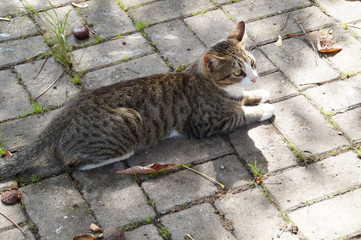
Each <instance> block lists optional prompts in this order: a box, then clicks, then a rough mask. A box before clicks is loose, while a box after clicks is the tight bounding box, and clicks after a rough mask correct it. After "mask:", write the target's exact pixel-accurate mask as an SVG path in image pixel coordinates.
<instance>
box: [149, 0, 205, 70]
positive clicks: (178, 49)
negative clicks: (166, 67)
mask: <svg viewBox="0 0 361 240" xmlns="http://www.w3.org/2000/svg"><path fill="white" fill-rule="evenodd" d="M163 4H164V3H163ZM144 31H145V32H146V33H147V34H148V37H149V38H150V39H151V40H152V41H153V42H154V43H155V46H156V47H157V48H158V49H159V51H160V53H161V54H162V55H165V56H166V57H167V58H168V60H169V61H170V63H171V64H172V66H173V67H174V68H176V67H177V65H178V64H181V63H183V64H190V63H193V62H194V61H195V60H196V59H197V58H198V57H200V56H201V55H202V54H203V52H204V51H205V49H206V48H205V47H204V45H203V44H202V42H201V41H199V40H198V38H197V37H196V36H195V35H194V33H193V32H192V31H191V30H190V29H189V28H188V27H187V26H186V25H185V24H184V23H183V22H182V21H180V20H175V21H172V22H167V23H164V24H158V25H155V26H152V27H149V28H146V29H144Z"/></svg>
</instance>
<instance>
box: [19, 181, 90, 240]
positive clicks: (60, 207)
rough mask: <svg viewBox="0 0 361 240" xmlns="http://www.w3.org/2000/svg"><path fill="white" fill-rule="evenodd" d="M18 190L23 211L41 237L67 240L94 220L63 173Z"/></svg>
mask: <svg viewBox="0 0 361 240" xmlns="http://www.w3.org/2000/svg"><path fill="white" fill-rule="evenodd" d="M20 191H21V192H22V194H23V198H22V200H23V203H24V204H25V208H26V212H27V213H28V215H29V217H30V218H31V220H32V221H33V222H34V223H35V225H36V226H38V228H39V235H40V238H41V239H71V238H72V237H74V236H75V235H77V234H79V233H83V232H88V228H89V225H90V223H92V222H95V220H94V218H93V217H92V216H91V215H90V214H89V213H88V206H87V204H86V203H85V201H84V200H83V198H82V196H81V195H80V194H79V193H78V192H77V190H75V189H74V187H73V185H72V181H71V179H70V178H69V176H68V175H66V174H63V175H60V176H57V177H53V178H49V179H46V180H43V181H40V182H38V183H35V184H31V185H28V186H26V187H23V188H20ZM39 202H41V203H42V204H39Z"/></svg>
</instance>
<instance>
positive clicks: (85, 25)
mask: <svg viewBox="0 0 361 240" xmlns="http://www.w3.org/2000/svg"><path fill="white" fill-rule="evenodd" d="M79 19H80V21H81V23H82V24H83V25H84V27H86V28H87V29H88V30H89V32H91V33H92V34H93V35H97V33H96V32H95V31H94V30H92V29H91V28H90V27H89V26H88V24H87V23H86V22H84V20H83V19H81V18H79Z"/></svg>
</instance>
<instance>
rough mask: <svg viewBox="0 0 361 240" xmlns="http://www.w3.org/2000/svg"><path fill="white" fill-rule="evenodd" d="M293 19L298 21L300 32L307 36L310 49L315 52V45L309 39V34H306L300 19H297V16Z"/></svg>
mask: <svg viewBox="0 0 361 240" xmlns="http://www.w3.org/2000/svg"><path fill="white" fill-rule="evenodd" d="M294 19H295V21H296V22H297V23H298V25H299V26H300V28H301V29H302V32H303V33H304V34H305V35H306V36H307V39H308V41H309V42H310V44H311V46H312V49H313V51H314V52H316V48H315V45H314V44H313V42H312V41H311V40H310V36H309V35H308V33H307V32H306V30H305V28H304V27H303V25H302V23H301V22H300V20H298V18H297V17H294Z"/></svg>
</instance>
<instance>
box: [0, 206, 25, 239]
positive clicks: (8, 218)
mask: <svg viewBox="0 0 361 240" xmlns="http://www.w3.org/2000/svg"><path fill="white" fill-rule="evenodd" d="M0 214H1V215H3V216H4V217H5V218H6V219H7V220H9V221H10V222H12V223H13V224H14V225H15V226H16V227H17V228H19V230H20V231H21V232H22V233H23V234H24V235H26V232H25V231H24V230H23V229H22V228H21V227H20V226H19V225H18V224H16V222H14V221H13V220H12V219H11V218H10V217H8V216H6V215H5V214H4V213H2V212H1V211H0Z"/></svg>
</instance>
